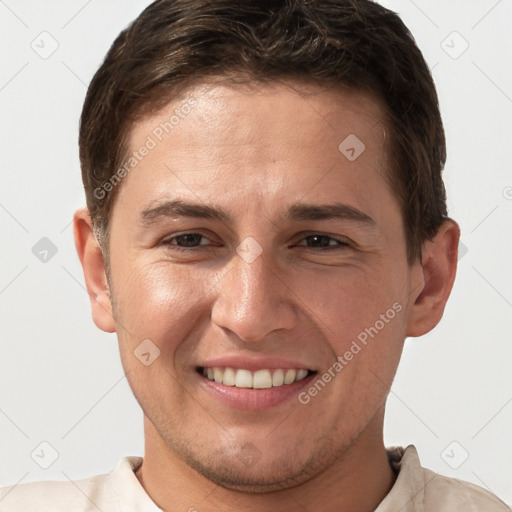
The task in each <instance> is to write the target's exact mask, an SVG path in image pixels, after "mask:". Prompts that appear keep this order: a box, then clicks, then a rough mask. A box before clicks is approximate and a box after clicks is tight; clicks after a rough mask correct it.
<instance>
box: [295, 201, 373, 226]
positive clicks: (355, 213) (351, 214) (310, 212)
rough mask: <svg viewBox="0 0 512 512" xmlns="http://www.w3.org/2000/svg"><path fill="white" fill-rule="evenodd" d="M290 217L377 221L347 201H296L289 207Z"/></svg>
mask: <svg viewBox="0 0 512 512" xmlns="http://www.w3.org/2000/svg"><path fill="white" fill-rule="evenodd" d="M288 217H290V218H291V219H293V220H299V221H300V220H331V219H339V220H346V221H352V222H358V223H361V224H368V225H375V221H374V220H373V219H372V218H371V217H370V216H369V215H367V214H366V213H363V212H362V211H361V210H358V209H357V208H354V207H353V206H350V205H348V204H345V203H333V204H321V205H316V204H302V203H296V204H294V205H292V206H291V207H290V208H289V210H288Z"/></svg>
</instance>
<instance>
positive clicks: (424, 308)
mask: <svg viewBox="0 0 512 512" xmlns="http://www.w3.org/2000/svg"><path fill="white" fill-rule="evenodd" d="M459 238H460V228H459V226H458V224H457V223H456V222H455V221H453V220H452V219H447V220H445V221H444V222H443V224H442V225H441V227H440V228H439V230H438V232H437V234H436V236H435V237H434V238H433V240H432V241H427V242H425V244H424V245H423V248H422V257H421V262H419V261H418V262H417V263H416V264H415V265H416V268H415V269H413V272H412V275H413V276H414V277H413V279H412V281H411V290H410V293H411V297H412V301H411V306H410V310H409V319H408V323H407V336H422V335H423V334H426V333H427V332H429V331H431V330H432V329H433V328H434V327H435V326H436V325H437V324H438V323H439V321H440V320H441V318H442V316H443V312H444V308H445V305H446V302H447V300H448V297H449V296H450V292H451V290H452V286H453V282H454V280H455V273H456V271H457V256H458V246H459Z"/></svg>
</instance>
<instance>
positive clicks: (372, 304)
mask: <svg viewBox="0 0 512 512" xmlns="http://www.w3.org/2000/svg"><path fill="white" fill-rule="evenodd" d="M391 275H392V273H391V272H389V273H387V272H383V271H382V269H377V271H369V270H368V269H361V268H348V267H347V268H345V269H338V271H337V272H329V273H325V274H323V275H318V274H316V275H311V276H309V278H306V277H304V278H303V280H302V286H301V288H302V289H301V291H300V292H299V291H298V290H297V291H298V292H299V293H300V296H301V298H302V299H303V302H304V303H305V304H307V306H308V309H309V310H310V311H311V314H310V316H311V318H312V320H313V321H314V322H315V323H316V325H317V326H318V327H319V328H320V330H322V331H323V333H324V335H325V337H326V338H327V339H328V340H329V342H330V345H331V347H332V348H333V350H334V351H335V352H336V353H337V354H338V355H339V354H342V353H343V352H344V351H345V350H347V349H348V347H349V346H350V344H351V342H352V341H353V340H354V339H357V338H358V336H359V338H360V339H363V340H364V338H365V333H366V336H367V337H370V335H369V334H368V331H370V332H371V333H372V334H375V326H376V328H377V331H378V333H379V337H380V335H381V334H382V335H384V331H386V334H387V333H389V334H392V332H393V333H394V331H395V329H398V330H399V331H401V324H402V322H403V318H404V316H405V315H403V311H404V305H403V297H404V290H405V289H406V287H405V282H401V281H400V280H399V279H393V278H390V276H391ZM397 310H401V312H402V314H400V312H399V311H397ZM382 315H383V316H382ZM392 324H394V325H392ZM391 327H393V328H391Z"/></svg>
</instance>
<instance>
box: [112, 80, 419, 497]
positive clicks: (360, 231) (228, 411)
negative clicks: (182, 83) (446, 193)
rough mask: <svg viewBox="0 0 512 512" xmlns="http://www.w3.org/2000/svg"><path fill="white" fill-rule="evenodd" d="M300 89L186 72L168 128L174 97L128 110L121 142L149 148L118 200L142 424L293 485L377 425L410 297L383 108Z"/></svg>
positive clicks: (257, 475)
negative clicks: (133, 116)
mask: <svg viewBox="0 0 512 512" xmlns="http://www.w3.org/2000/svg"><path fill="white" fill-rule="evenodd" d="M309 92H314V94H308V95H300V94H297V92H295V91H294V90H293V89H292V88H290V87H287V86H285V85H284V84H279V85H274V86H259V87H257V88H248V87H246V86H242V85H237V86H228V85H218V86H215V87H214V86H209V87H205V86H203V87H199V86H198V87H195V88H192V89H190V90H189V91H188V94H187V95H186V96H187V97H188V98H191V97H193V98H195V100H196V101H197V104H196V105H195V106H193V107H192V108H191V111H190V113H188V114H187V115H186V116H182V117H179V122H177V123H176V124H175V125H174V126H173V129H172V131H169V133H168V134H165V132H164V134H163V136H161V139H162V140H158V137H157V136H155V133H158V134H160V135H162V134H161V132H160V131H159V130H158V129H157V127H158V126H159V125H160V124H161V123H165V122H166V121H168V120H169V118H170V117H171V115H173V113H174V109H175V108H179V105H180V103H179V102H178V103H171V104H169V105H168V107H166V108H165V109H163V110H162V111H161V112H159V113H158V114H157V115H156V116H154V117H152V118H151V119H146V120H144V121H142V122H139V123H137V124H135V126H134V128H133V131H132V133H131V139H130V144H131V151H135V150H137V149H138V148H140V147H142V146H144V145H145V144H147V141H148V136H150V137H151V138H152V139H153V140H154V141H155V142H156V147H154V148H152V149H151V150H150V151H149V152H148V154H147V156H145V157H144V158H143V159H142V160H141V162H140V163H138V165H137V166H136V167H135V168H134V169H133V170H132V171H131V172H130V174H129V175H128V176H127V177H126V178H125V179H124V180H123V182H122V183H121V184H120V185H119V186H120V187H121V188H120V190H119V195H118V196H117V198H116V201H115V205H114V208H113V211H112V217H111V229H110V264H111V274H110V283H109V284H110V286H111V296H112V300H113V305H114V317H115V320H116V328H117V332H118V336H119V345H120V351H121V357H122V362H123V366H124V368H125V370H126V372H127V378H128V380H129V383H130V386H131V388H132V389H133V392H134V394H135V396H136V398H137V400H138V401H139V403H140V405H141V407H142V409H143V410H144V413H145V415H146V416H147V418H149V420H150V422H148V424H150V429H149V432H150V435H153V436H155V437H158V439H159V440H160V442H161V446H162V447H163V449H165V450H169V451H170V453H171V452H172V453H174V454H177V455H178V456H179V457H180V458H181V459H182V460H184V461H186V462H187V463H188V464H189V465H190V466H192V467H194V468H195V469H197V470H199V471H200V472H201V473H202V474H203V475H205V476H208V477H209V478H210V479H212V480H213V481H216V482H217V483H220V484H222V485H225V486H228V487H238V488H250V487H251V486H253V487H252V488H254V489H256V488H257V489H260V490H265V489H267V490H270V489H271V488H273V487H275V486H276V485H277V486H279V485H282V486H286V485H288V483H289V482H292V481H293V482H294V483H295V484H297V483H299V482H301V481H303V480H305V479H308V478H310V477H311V476H313V475H316V474H319V473H320V472H321V471H323V470H325V469H326V468H328V467H329V466H330V465H332V464H333V463H334V462H335V461H336V460H337V459H338V458H339V457H340V456H341V455H342V454H343V453H345V452H346V451H347V448H349V447H350V446H353V445H354V443H356V444H357V442H356V440H359V441H361V440H363V439H364V437H365V436H369V435H375V433H376V432H377V431H378V430H379V428H380V425H381V423H382V411H383V406H384V402H385V398H386V395H387V392H388V388H389V386H390V384H391V381H392V378H393V376H394V373H395V370H396V367H397V365H398V361H399V358H400V354H401V350H402V345H403V340H404V338H405V333H406V322H407V314H408V310H409V304H410V302H411V300H413V299H412V295H411V293H412V292H413V290H414V283H413V281H414V279H413V272H414V268H415V267H409V266H408V264H407V258H406V242H405V235H404V228H403V221H402V217H401V211H400V207H399V204H398V201H397V199H396V197H395V195H394V193H393V191H392V190H391V189H390V187H389V185H388V183H387V181H386V175H388V173H389V169H388V167H387V159H386V151H387V147H386V146H385V143H387V141H386V133H385V128H384V125H383V124H382V122H381V119H382V115H383V112H382V110H381V109H380V107H379V105H378V104H377V103H376V102H375V101H373V100H372V99H371V98H369V97H367V96H364V95H363V94H362V93H356V92H353V93H343V94H341V93H336V92H329V91H326V90H323V91H322V90H314V91H313V90H312V89H310V90H309ZM155 129H156V131H155ZM347 137H349V138H348V139H347ZM345 139H347V140H346V142H345V143H343V144H342V145H341V150H340V149H339V146H340V144H341V143H342V142H343V141H345ZM363 144H364V146H363ZM150 146H152V144H151V143H150ZM363 149H364V150H363ZM175 201H180V202H182V203H183V204H185V205H189V204H190V205H196V206H197V205H201V206H207V207H208V208H209V209H211V210H222V211H223V212H224V214H225V215H224V216H223V217H221V216H220V215H213V214H212V215H210V216H207V217H204V216H195V215H186V214H185V213H189V214H191V213H192V212H191V211H190V210H189V211H188V212H187V211H186V208H185V209H183V208H182V209H181V213H180V212H179V211H177V210H176V208H174V207H175V206H176V203H173V202H175ZM332 205H337V206H340V205H341V207H340V208H338V209H337V210H335V211H334V209H333V210H331V212H332V211H334V213H336V215H334V216H329V215H324V214H323V212H324V210H322V208H324V207H327V206H332ZM182 206H183V205H182ZM211 210H210V212H211ZM143 340H151V341H150V342H148V341H145V342H144V343H145V345H142V347H143V348H144V350H142V349H141V348H139V349H138V347H139V345H140V344H141V343H142V342H143ZM155 346H156V347H158V350H159V351H160V352H159V355H158V357H156V358H155V359H154V360H153V358H154V357H155V355H156V354H157V353H158V351H157V350H156V349H155V348H154V347H155ZM134 351H135V353H134ZM141 351H142V352H148V353H149V354H150V355H149V356H144V357H143V358H142V359H146V363H147V362H150V361H151V360H153V361H152V362H151V364H148V365H146V364H143V363H142V362H141V360H140V359H139V357H137V356H136V354H138V355H139V356H140V352H141ZM350 354H352V356H350ZM338 356H341V359H340V360H338V359H337V357H338ZM336 362H338V364H336ZM214 367H215V368H217V369H216V370H214V369H213V368H214ZM226 368H230V369H231V370H227V371H226ZM238 370H246V371H245V372H244V371H241V372H239V371H238ZM247 370H249V371H250V372H248V371H247ZM293 370H307V372H308V373H307V376H306V377H304V378H302V377H303V376H304V373H305V372H304V371H302V372H297V373H295V372H294V371H293ZM256 372H257V373H256ZM208 373H209V374H210V378H212V374H213V375H214V378H216V380H219V381H220V380H222V381H224V380H225V381H226V383H223V382H216V381H215V380H214V381H212V380H210V379H209V378H208ZM286 374H288V377H287V381H288V380H292V379H293V378H294V377H295V379H301V380H296V381H295V382H293V383H291V384H284V383H282V382H283V378H285V377H286ZM329 376H330V378H329ZM322 379H323V380H322ZM319 380H321V381H322V382H323V384H324V385H322V384H321V383H320V384H318V382H317V381H319ZM233 381H235V382H236V384H237V385H232V384H233ZM315 383H317V384H316V387H315ZM271 384H275V385H272V387H267V386H269V385H271ZM280 384H281V385H280ZM251 385H253V386H263V389H255V388H253V387H244V386H251ZM312 389H313V390H312ZM315 390H316V392H315ZM146 434H147V435H148V432H147V433H146ZM361 442H362V441H361ZM244 485H247V486H249V487H244Z"/></svg>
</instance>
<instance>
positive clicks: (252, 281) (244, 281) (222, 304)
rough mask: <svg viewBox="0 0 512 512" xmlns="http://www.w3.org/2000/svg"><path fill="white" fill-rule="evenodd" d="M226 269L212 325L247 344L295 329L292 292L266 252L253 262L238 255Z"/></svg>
mask: <svg viewBox="0 0 512 512" xmlns="http://www.w3.org/2000/svg"><path fill="white" fill-rule="evenodd" d="M226 270H228V272H227V273H226V274H225V275H224V277H223V278H222V279H221V280H220V282H219V283H218V284H217V286H216V289H217V297H216V300H215V303H214V304H213V307H212V322H213V323H215V324H216V325H218V326H219V327H221V328H223V329H228V330H230V331H232V332H233V333H234V334H236V336H237V337H238V338H239V339H241V340H242V341H245V342H257V341H263V340H264V339H265V338H266V337H267V335H268V334H270V333H271V332H273V331H279V330H282V329H285V330H289V329H292V328H293V327H294V326H295V323H296V310H295V308H294V294H293V289H292V287H291V286H290V284H289V283H287V282H286V281H287V279H286V277H285V275H284V274H283V272H282V271H279V269H278V268H276V265H275V263H274V262H273V261H272V258H271V256H269V255H268V254H266V253H265V251H263V252H262V253H261V254H260V255H259V256H258V257H257V258H256V259H255V260H254V261H252V262H249V261H246V260H244V259H243V258H242V257H240V256H239V255H238V254H235V255H234V257H233V259H232V260H230V268H227V269H226Z"/></svg>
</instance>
